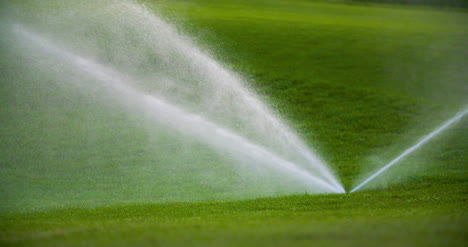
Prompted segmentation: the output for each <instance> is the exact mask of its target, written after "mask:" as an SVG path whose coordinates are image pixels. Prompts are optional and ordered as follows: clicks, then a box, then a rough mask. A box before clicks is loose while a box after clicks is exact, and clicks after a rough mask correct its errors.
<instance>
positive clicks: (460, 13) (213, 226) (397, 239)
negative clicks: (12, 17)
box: [0, 0, 468, 246]
mask: <svg viewBox="0 0 468 247" xmlns="http://www.w3.org/2000/svg"><path fill="white" fill-rule="evenodd" d="M141 2H143V3H144V4H145V5H146V6H147V7H148V9H150V10H152V11H153V10H154V11H156V12H158V13H160V14H161V15H162V16H164V17H165V18H167V19H169V20H171V21H173V22H175V23H177V25H178V26H179V27H180V29H181V30H183V31H184V32H186V33H188V34H190V35H191V36H193V37H194V39H195V42H196V43H197V44H198V45H200V46H201V47H202V48H204V49H207V50H209V51H211V54H212V56H213V57H215V58H216V59H218V60H219V61H222V62H223V63H224V64H226V66H227V67H229V68H231V69H233V70H234V71H236V72H239V73H240V74H242V75H243V77H244V78H246V79H247V80H248V81H249V83H251V87H252V89H253V90H255V91H256V92H257V93H258V94H259V95H260V96H261V97H262V99H264V100H265V101H267V102H268V103H269V104H270V105H271V106H272V107H273V108H274V109H275V110H276V111H277V112H278V113H279V114H280V115H281V116H284V118H285V119H286V120H287V122H288V123H289V124H290V125H291V126H292V127H293V129H295V130H297V132H298V133H299V134H300V135H301V136H302V137H303V138H304V139H305V141H306V142H307V143H308V144H310V146H312V147H314V148H315V149H316V150H317V151H318V153H319V154H321V155H322V156H323V158H324V160H326V161H327V162H328V163H329V164H331V167H332V168H333V170H334V171H336V174H337V175H338V177H339V178H340V179H341V181H342V183H343V184H344V186H345V187H346V188H347V190H348V191H349V190H350V189H352V187H354V186H355V185H357V184H358V183H359V182H360V181H362V180H363V179H364V178H365V177H366V175H367V174H368V172H370V171H373V170H375V169H376V168H378V167H381V166H382V165H384V164H385V163H386V162H388V161H390V160H391V159H392V158H394V157H395V156H396V155H398V154H399V153H401V152H402V151H404V150H405V149H406V148H408V147H409V146H411V145H412V144H413V143H415V142H416V141H417V140H418V139H420V138H421V137H422V136H424V135H425V134H427V133H428V132H429V131H431V130H432V129H434V128H435V127H437V126H438V125H440V124H441V123H443V122H444V121H445V120H447V119H448V118H450V117H452V116H453V115H454V114H455V113H456V112H458V111H460V110H462V109H464V107H466V106H467V105H468V102H467V100H466V81H467V78H468V70H466V65H467V64H468V63H467V59H468V56H466V54H467V52H468V50H467V47H466V44H467V41H468V31H467V29H466V28H465V27H466V25H467V24H468V14H467V13H466V10H460V9H458V10H453V9H432V8H422V7H402V6H387V5H359V4H343V3H339V2H337V3H331V2H329V1H306V0H290V1H280V0H268V1H247V0H237V1H235V0H219V1H209V0H191V1H189V0H174V1H156V0H154V1H151V0H144V1H141ZM0 48H1V47H0ZM1 62H2V64H0V65H3V64H7V63H6V62H5V61H4V60H1ZM6 67H8V66H6ZM1 69H2V67H1V66H0V70H1ZM31 85H35V84H33V83H32V82H26V83H23V84H19V83H18V84H13V83H4V84H1V83H0V106H1V108H0V126H1V129H0V171H1V173H0V200H1V201H3V203H0V244H1V245H36V246H51V245H53V246H54V245H56V246H60V245H65V246H90V245H96V246H119V245H121V246H128V245H148V246H155V245H156V246H175V245H177V246H240V245H242V246H262V245H270V246H311V245H314V244H315V245H317V246H376V245H378V246H466V245H467V242H468V241H467V238H466V236H467V229H468V228H467V224H466V222H467V217H468V215H467V213H466V211H467V210H466V209H467V206H466V205H467V203H466V201H467V196H466V193H467V169H466V167H467V166H466V165H467V164H468V157H467V153H468V152H467V151H466V150H467V148H468V146H467V144H468V143H467V141H466V140H467V138H468V132H467V129H466V128H467V126H468V125H467V120H466V119H463V120H461V121H460V123H458V124H457V126H455V127H453V128H451V129H450V130H449V131H447V132H446V133H444V134H443V135H441V136H438V137H437V138H435V139H434V140H433V141H431V142H430V143H428V145H426V146H425V147H424V148H422V149H421V150H419V151H418V152H416V153H414V155H412V156H411V157H409V158H408V159H407V160H405V161H404V163H402V164H401V165H399V166H397V167H395V169H393V170H389V172H388V174H387V176H384V177H383V178H381V179H379V180H378V181H376V183H375V184H374V187H373V189H374V190H371V191H363V192H357V193H352V194H340V195H291V196H282V197H271V198H269V197H268V198H260V199H250V200H231V199H230V198H234V199H238V198H243V197H245V198H252V196H249V190H250V189H252V188H249V186H248V185H246V186H245V187H243V188H242V189H240V190H239V191H236V192H235V195H234V194H223V193H222V191H221V192H220V191H217V190H216V186H214V187H203V186H202V187H197V188H194V186H193V183H190V181H191V180H190V179H192V178H191V174H193V172H195V170H196V169H201V168H197V167H190V166H189V168H187V169H186V170H184V175H183V176H181V177H179V178H177V179H174V178H173V177H170V176H161V175H159V177H158V170H157V169H150V168H149V167H152V166H151V164H152V163H153V162H163V161H161V160H156V161H155V160H154V159H153V158H154V157H153V156H152V152H153V151H152V146H148V145H147V142H146V136H145V133H146V132H145V131H144V130H142V128H140V127H141V126H138V125H137V124H135V121H134V119H132V117H128V116H123V114H120V113H118V112H117V113H116V112H112V111H111V112H109V111H107V110H106V109H101V108H95V105H96V102H83V100H82V99H80V98H79V97H71V98H69V97H68V96H66V95H60V94H54V93H53V92H52V93H51V91H50V89H45V88H44V87H40V86H31ZM23 92H28V93H26V94H25V93H23ZM65 98H66V100H67V102H68V105H66V106H63V105H61V104H59V103H57V102H63V100H64V99H65ZM64 109H65V110H64ZM56 112H61V113H64V112H65V114H66V116H67V117H66V118H61V117H60V116H57V115H54V114H55V113H56ZM97 115H99V116H100V117H99V118H95V116H97ZM44 116H48V117H44ZM44 126H45V127H44ZM90 132H92V133H95V134H96V136H97V137H96V140H95V141H96V142H97V143H99V145H98V146H97V148H91V147H86V146H83V145H82V143H85V142H87V141H89V139H87V136H85V135H80V133H87V134H89V133H90ZM168 138H169V137H168ZM50 150H54V152H55V153H53V154H50V153H48V155H44V152H51V151H50ZM75 150H80V152H75ZM94 154H99V155H96V156H93V155H94ZM173 155H174V156H176V155H177V154H173ZM200 155H203V154H200ZM45 157H47V158H45ZM89 157H97V158H96V159H94V158H93V159H91V158H89ZM83 162H84V163H86V164H87V167H85V168H86V169H82V168H83V167H81V166H79V164H82V163H83ZM180 162H181V163H182V162H186V161H184V160H181V161H180ZM31 164H37V166H32V167H33V168H31ZM64 164H66V166H64ZM122 164H125V165H122ZM126 164H131V165H128V166H126ZM75 165H76V166H75ZM136 165H138V167H144V169H143V168H141V169H139V170H135V169H134V167H136ZM34 167H36V168H34ZM166 172H167V171H166ZM169 172H170V171H169ZM214 172H215V173H216V172H220V173H221V172H222V171H218V170H216V171H214ZM93 176H94V177H93ZM96 177H99V178H100V179H99V181H97V180H93V178H96ZM155 178H158V179H159V180H157V179H155ZM154 180H157V181H158V183H155V182H154ZM174 183H180V184H178V185H180V186H178V187H177V188H178V190H177V191H175V190H174V189H173V188H172V187H173V185H174ZM154 184H156V185H154ZM140 188H144V189H141V190H140ZM180 188H184V190H181V189H180ZM158 190H161V191H158ZM159 195H161V196H165V199H164V200H158V198H157V196H159ZM168 195H169V196H168ZM210 195H213V198H211V197H210ZM221 195H222V196H221ZM242 195H244V196H242ZM2 198H3V200H2ZM93 198H95V199H96V201H98V203H96V202H94V201H93V200H94V199H93ZM146 198H151V199H148V200H146ZM155 198H156V199H155ZM187 198H189V199H187ZM153 199H155V200H153ZM213 199H217V200H213ZM219 199H221V200H219ZM199 200H204V202H200V201H199ZM67 201H73V202H74V203H72V204H67V203H63V202H67ZM154 201H156V202H158V201H160V203H154ZM173 201H186V202H173Z"/></svg>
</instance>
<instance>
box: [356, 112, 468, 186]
mask: <svg viewBox="0 0 468 247" xmlns="http://www.w3.org/2000/svg"><path fill="white" fill-rule="evenodd" d="M467 113H468V109H465V110H464V111H462V112H460V113H458V114H457V115H455V116H454V117H453V118H451V119H450V120H448V121H447V122H445V123H444V124H443V125H442V126H440V127H438V128H437V129H435V130H434V131H432V132H431V133H429V134H428V135H427V136H425V137H424V138H423V139H421V140H420V141H419V142H418V143H416V144H415V145H413V146H412V147H410V148H408V149H407V150H405V151H404V152H403V153H402V154H400V155H399V156H398V157H396V158H395V159H394V160H392V161H390V163H388V164H387V165H385V166H384V167H382V168H381V169H380V170H378V171H377V172H376V173H374V174H373V175H372V176H370V177H369V178H367V179H366V180H365V181H364V182H362V183H361V184H359V185H358V186H356V187H355V188H354V189H352V190H351V192H350V193H353V192H355V191H357V190H359V189H360V188H362V187H363V186H364V185H366V184H367V183H369V182H370V181H372V180H374V179H375V178H376V177H377V176H379V175H380V174H382V173H383V172H385V171H386V170H388V169H389V168H390V167H392V166H393V165H395V164H396V163H398V162H399V161H400V160H402V159H404V158H405V157H406V156H408V155H409V154H411V153H412V152H414V151H416V150H417V149H419V148H420V147H421V146H423V145H424V144H426V143H427V142H428V141H429V140H431V139H432V138H433V137H435V136H437V135H438V134H440V133H441V132H442V131H444V130H446V129H447V128H448V127H450V126H451V125H452V124H454V123H455V122H457V121H458V120H460V119H462V118H463V117H464V116H465V115H466V114H467Z"/></svg>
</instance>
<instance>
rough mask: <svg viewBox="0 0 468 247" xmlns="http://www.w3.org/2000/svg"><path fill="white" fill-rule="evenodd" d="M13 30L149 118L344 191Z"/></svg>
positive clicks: (314, 184)
mask: <svg viewBox="0 0 468 247" xmlns="http://www.w3.org/2000/svg"><path fill="white" fill-rule="evenodd" d="M12 29H13V30H14V31H15V33H16V34H17V35H19V36H21V37H22V38H24V39H26V40H29V41H31V43H34V44H35V45H36V46H37V47H38V48H40V49H41V50H42V51H43V52H46V53H48V54H49V55H52V56H55V57H57V58H60V60H61V61H63V62H65V63H68V64H70V65H72V66H73V67H74V68H77V69H79V70H80V71H82V72H85V73H86V74H87V75H90V76H92V77H93V78H95V79H97V80H98V81H100V82H101V83H102V85H105V86H106V88H107V89H108V90H110V91H112V92H113V93H115V94H116V95H118V96H119V98H120V99H122V100H123V101H124V102H126V101H132V102H133V107H135V108H136V109H135V110H137V111H141V110H143V111H145V114H146V115H148V116H150V117H152V119H153V120H155V121H157V122H160V123H161V124H163V125H166V126H171V127H173V128H175V129H176V130H177V131H178V132H180V133H181V134H183V135H185V136H190V137H194V138H197V139H199V140H202V141H204V142H205V143H206V144H208V145H210V146H211V147H212V148H213V149H219V150H221V151H227V152H228V153H230V154H231V155H233V156H242V157H248V158H249V159H251V160H253V161H255V163H257V164H263V165H266V166H270V167H271V168H273V169H277V170H279V171H280V172H283V173H286V174H289V175H292V176H295V177H296V178H298V179H299V180H301V181H302V182H303V183H304V184H305V185H306V186H308V187H310V188H319V189H320V190H322V191H324V192H327V193H344V192H345V191H344V189H343V188H342V187H341V186H340V185H339V184H338V183H330V182H329V181H327V180H326V179H327V177H325V178H322V177H320V176H317V175H316V174H312V173H310V172H309V171H307V170H304V169H302V168H300V167H298V166H296V164H294V163H293V162H290V161H288V160H286V159H284V158H283V157H281V156H279V155H277V154H275V153H273V152H271V151H270V150H268V149H266V148H265V147H263V146H260V145H257V144H255V143H252V142H250V141H249V140H247V139H246V138H244V137H242V136H240V135H238V134H236V133H235V132H233V131H232V130H229V129H227V128H224V127H222V126H219V125H217V124H215V123H214V122H211V121H210V120H209V119H206V118H204V117H203V116H201V115H197V114H195V113H192V112H189V111H187V110H186V109H183V108H182V107H181V106H178V105H174V104H172V103H170V102H168V101H167V100H165V99H162V98H159V97H156V96H154V95H149V94H146V93H144V92H141V91H139V90H136V89H134V88H132V87H131V86H130V85H131V84H130V83H127V81H132V80H134V79H133V78H130V77H128V76H127V75H125V74H122V73H120V72H119V71H117V70H114V69H113V68H112V67H108V66H105V65H103V64H100V63H98V62H97V61H94V60H93V59H91V58H87V57H84V56H81V55H79V54H75V53H73V52H71V51H69V50H68V49H66V48H64V47H61V46H60V45H58V44H55V43H54V42H52V41H51V40H48V39H46V38H44V37H42V36H40V35H38V34H36V33H34V32H32V31H29V30H28V29H26V28H25V27H23V26H21V25H18V24H17V25H13V26H12ZM179 123H186V124H185V125H184V126H183V127H174V126H178V125H179ZM328 178H329V177H328Z"/></svg>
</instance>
